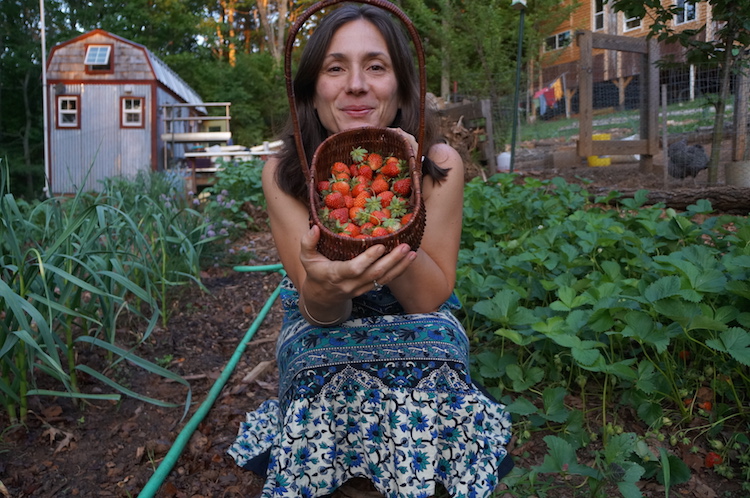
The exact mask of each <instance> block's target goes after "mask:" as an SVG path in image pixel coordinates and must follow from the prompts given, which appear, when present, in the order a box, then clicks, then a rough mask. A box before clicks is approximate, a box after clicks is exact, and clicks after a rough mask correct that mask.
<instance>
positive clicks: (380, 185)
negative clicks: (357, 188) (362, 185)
mask: <svg viewBox="0 0 750 498" xmlns="http://www.w3.org/2000/svg"><path fill="white" fill-rule="evenodd" d="M370 188H371V189H372V191H373V192H374V193H375V194H376V195H377V194H379V193H380V192H385V191H386V190H388V181H387V180H386V179H385V178H384V177H382V176H381V175H378V176H377V177H376V178H375V179H374V180H373V181H372V183H371V184H370Z"/></svg>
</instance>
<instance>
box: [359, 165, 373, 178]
mask: <svg viewBox="0 0 750 498" xmlns="http://www.w3.org/2000/svg"><path fill="white" fill-rule="evenodd" d="M372 172H373V169H372V168H371V167H370V166H368V165H367V164H361V165H360V166H359V168H357V175H356V176H361V177H363V178H365V179H366V180H367V181H368V182H369V181H370V180H372Z"/></svg>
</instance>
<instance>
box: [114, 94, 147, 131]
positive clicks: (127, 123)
mask: <svg viewBox="0 0 750 498" xmlns="http://www.w3.org/2000/svg"><path fill="white" fill-rule="evenodd" d="M143 101H144V98H143V97H123V98H122V99H121V102H122V105H121V112H120V116H121V118H122V119H121V123H122V127H123V128H143V124H144V121H143Z"/></svg>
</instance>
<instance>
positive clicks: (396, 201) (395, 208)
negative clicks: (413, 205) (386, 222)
mask: <svg viewBox="0 0 750 498" xmlns="http://www.w3.org/2000/svg"><path fill="white" fill-rule="evenodd" d="M384 193H385V192H384ZM388 209H390V210H391V216H393V217H394V218H400V217H402V216H404V215H405V214H406V211H407V204H406V199H404V198H403V197H396V196H394V197H393V199H392V200H391V203H390V204H388Z"/></svg>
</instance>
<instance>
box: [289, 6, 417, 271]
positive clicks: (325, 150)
mask: <svg viewBox="0 0 750 498" xmlns="http://www.w3.org/2000/svg"><path fill="white" fill-rule="evenodd" d="M344 1H351V0H323V1H320V2H317V3H316V4H314V5H313V6H312V7H310V8H309V9H307V10H306V11H305V12H304V13H303V14H302V15H301V16H300V17H299V18H298V19H297V21H296V22H295V24H294V25H293V26H292V28H291V29H290V31H289V37H288V38H287V43H286V58H285V63H284V71H285V76H286V86H287V96H288V98H289V109H290V114H291V118H292V124H293V126H294V138H295V145H296V147H297V154H298V156H299V160H300V165H301V167H302V171H303V173H304V175H305V179H306V180H307V183H308V192H309V206H308V208H309V211H310V223H311V225H313V224H314V225H317V226H318V227H319V228H320V233H321V236H320V241H319V242H318V251H320V253H321V254H323V255H324V256H326V257H327V258H329V259H332V260H348V259H351V258H353V257H355V256H357V255H358V254H361V253H362V252H363V251H365V250H366V249H367V248H368V247H371V246H373V245H376V244H383V245H385V247H386V250H388V251H390V250H391V249H393V248H395V247H396V246H398V245H399V244H402V243H407V244H409V246H411V248H412V250H416V249H417V248H418V247H419V244H420V241H421V240H422V234H423V233H424V226H425V221H426V213H425V208H424V200H423V198H422V162H421V160H420V161H417V160H416V159H415V158H421V157H422V142H423V141H424V116H425V88H426V83H425V79H426V76H425V62H424V51H423V49H422V43H421V40H420V39H419V35H418V33H417V31H416V29H415V28H414V25H413V24H412V23H411V20H410V19H409V18H408V17H407V16H406V14H404V13H403V11H401V10H400V9H399V8H398V7H396V6H395V5H394V4H392V3H391V2H388V1H387V0H355V3H366V4H370V5H374V6H376V7H380V8H382V9H385V10H387V11H389V12H391V13H392V14H394V15H395V16H396V17H397V18H399V19H400V20H401V21H402V22H403V23H404V24H405V25H406V28H407V30H408V31H409V34H410V35H411V38H412V42H413V43H414V48H415V51H416V56H417V62H418V64H419V87H420V108H419V111H420V114H419V115H420V122H419V130H418V133H417V137H416V139H417V147H418V150H417V151H416V155H414V153H413V152H412V150H411V147H410V145H409V143H408V142H407V141H406V140H405V139H404V138H403V137H401V136H400V135H399V134H398V133H396V132H395V131H393V130H389V129H387V128H374V127H366V128H357V129H352V130H346V131H343V132H340V133H336V134H334V135H331V136H330V137H328V138H327V139H326V140H325V141H324V142H323V143H322V144H320V146H319V147H318V148H317V150H316V151H315V152H314V154H313V158H312V164H310V165H309V166H308V161H307V156H306V154H305V149H304V145H303V141H302V137H301V133H300V127H299V120H298V114H297V106H296V102H295V98H294V86H293V80H292V74H291V73H292V71H291V67H292V63H291V60H292V57H291V53H292V49H293V48H294V44H295V38H296V35H297V33H298V31H299V30H300V28H301V27H302V25H303V24H304V22H305V21H306V20H307V19H309V18H310V17H311V16H312V15H313V14H315V13H316V12H318V11H319V10H322V9H324V8H326V7H329V6H332V5H334V4H338V3H342V2H344ZM356 147H363V148H365V149H367V150H369V151H376V152H380V153H383V154H391V153H392V154H393V155H395V156H397V157H399V158H401V159H406V160H407V162H408V165H409V173H410V177H411V179H412V194H411V197H410V199H409V211H411V212H412V213H413V215H412V218H411V219H410V220H409V222H408V223H407V224H406V225H405V226H403V227H401V228H400V229H399V230H398V231H396V232H394V233H392V234H389V235H386V236H381V237H370V238H367V239H355V238H351V237H347V236H344V235H339V234H336V233H334V232H333V231H331V230H330V229H329V228H328V227H326V226H325V225H324V224H323V223H322V222H321V220H320V219H319V217H318V209H319V208H320V207H321V203H322V200H321V198H320V195H319V193H318V192H317V189H316V186H317V183H318V181H321V180H326V179H328V178H329V177H330V167H331V165H332V164H333V163H334V162H336V161H342V162H344V163H347V164H349V163H350V162H351V155H350V153H351V151H352V149H354V148H356Z"/></svg>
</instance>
